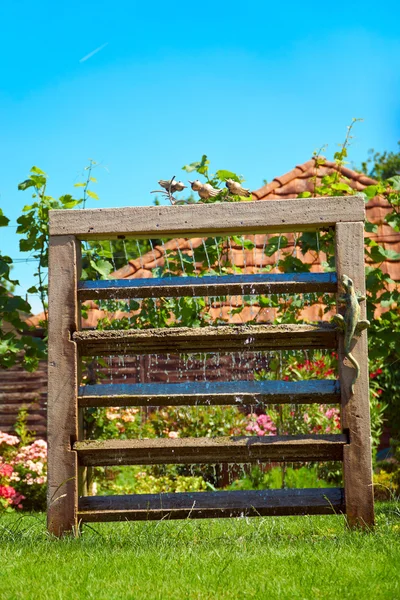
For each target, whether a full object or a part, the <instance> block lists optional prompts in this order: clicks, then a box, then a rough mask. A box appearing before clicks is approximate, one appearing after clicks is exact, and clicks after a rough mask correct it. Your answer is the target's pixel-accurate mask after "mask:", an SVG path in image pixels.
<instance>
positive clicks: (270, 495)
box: [78, 488, 345, 523]
mask: <svg viewBox="0 0 400 600" xmlns="http://www.w3.org/2000/svg"><path fill="white" fill-rule="evenodd" d="M342 513H345V503H344V490H343V489H342V488H309V489H301V490H299V489H297V490H296V489H293V490H292V489H290V490H288V489H286V490H251V491H242V490H240V491H232V492H225V491H222V492H193V493H190V492H189V493H175V494H166V493H164V494H135V495H126V496H92V497H89V496H88V497H83V498H80V499H79V502H78V520H80V521H82V522H84V523H85V522H86V523H90V522H96V521H131V520H137V521H143V520H145V521H147V520H160V519H168V520H169V519H188V518H192V519H202V518H203V519H204V518H227V517H256V516H294V515H304V514H313V515H316V514H321V515H328V514H342Z"/></svg>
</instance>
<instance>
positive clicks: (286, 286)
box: [78, 273, 337, 301]
mask: <svg viewBox="0 0 400 600" xmlns="http://www.w3.org/2000/svg"><path fill="white" fill-rule="evenodd" d="M336 291H337V279H336V273H297V274H296V273H274V274H265V275H264V274H255V275H224V276H221V277H219V276H214V275H213V276H207V277H159V278H149V279H111V280H97V281H80V282H79V285H78V298H79V299H80V300H82V301H83V300H90V299H95V300H97V299H104V298H160V297H171V298H175V297H178V296H186V297H195V296H235V295H257V294H299V293H303V292H321V293H323V292H336Z"/></svg>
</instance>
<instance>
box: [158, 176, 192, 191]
mask: <svg viewBox="0 0 400 600" xmlns="http://www.w3.org/2000/svg"><path fill="white" fill-rule="evenodd" d="M158 185H160V186H161V187H162V188H164V190H166V191H167V192H169V191H170V192H171V194H175V192H181V191H182V190H184V189H185V187H187V186H186V185H185V184H184V183H183V181H174V177H173V178H172V179H169V180H167V179H160V181H159V182H158ZM170 186H171V187H170Z"/></svg>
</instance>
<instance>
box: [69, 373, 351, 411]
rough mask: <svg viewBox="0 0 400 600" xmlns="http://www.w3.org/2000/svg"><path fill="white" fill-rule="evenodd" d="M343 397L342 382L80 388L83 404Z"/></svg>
mask: <svg viewBox="0 0 400 600" xmlns="http://www.w3.org/2000/svg"><path fill="white" fill-rule="evenodd" d="M339 400H340V387H339V382H338V381H336V380H334V379H333V380H326V381H322V380H321V381H313V380H304V381H214V382H204V381H198V382H185V383H161V384H160V383H138V384H127V383H120V384H100V385H99V384H96V385H86V386H82V387H80V388H79V394H78V401H79V406H80V407H95V406H183V405H186V406H190V405H229V404H230V405H236V406H243V405H244V406H246V405H251V404H257V405H258V406H259V405H264V404H278V403H279V404H311V403H315V402H317V403H318V404H330V403H335V402H336V403H337V402H339Z"/></svg>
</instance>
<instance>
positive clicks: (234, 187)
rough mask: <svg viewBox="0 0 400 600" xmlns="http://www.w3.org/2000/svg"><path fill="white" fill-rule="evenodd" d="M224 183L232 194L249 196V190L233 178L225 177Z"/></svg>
mask: <svg viewBox="0 0 400 600" xmlns="http://www.w3.org/2000/svg"><path fill="white" fill-rule="evenodd" d="M225 185H226V187H227V188H228V190H229V193H230V194H233V195H234V196H245V197H246V198H249V197H250V196H251V192H250V190H247V189H246V188H243V187H242V186H241V185H240V183H238V182H237V181H234V180H233V179H227V180H226V181H225Z"/></svg>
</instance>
